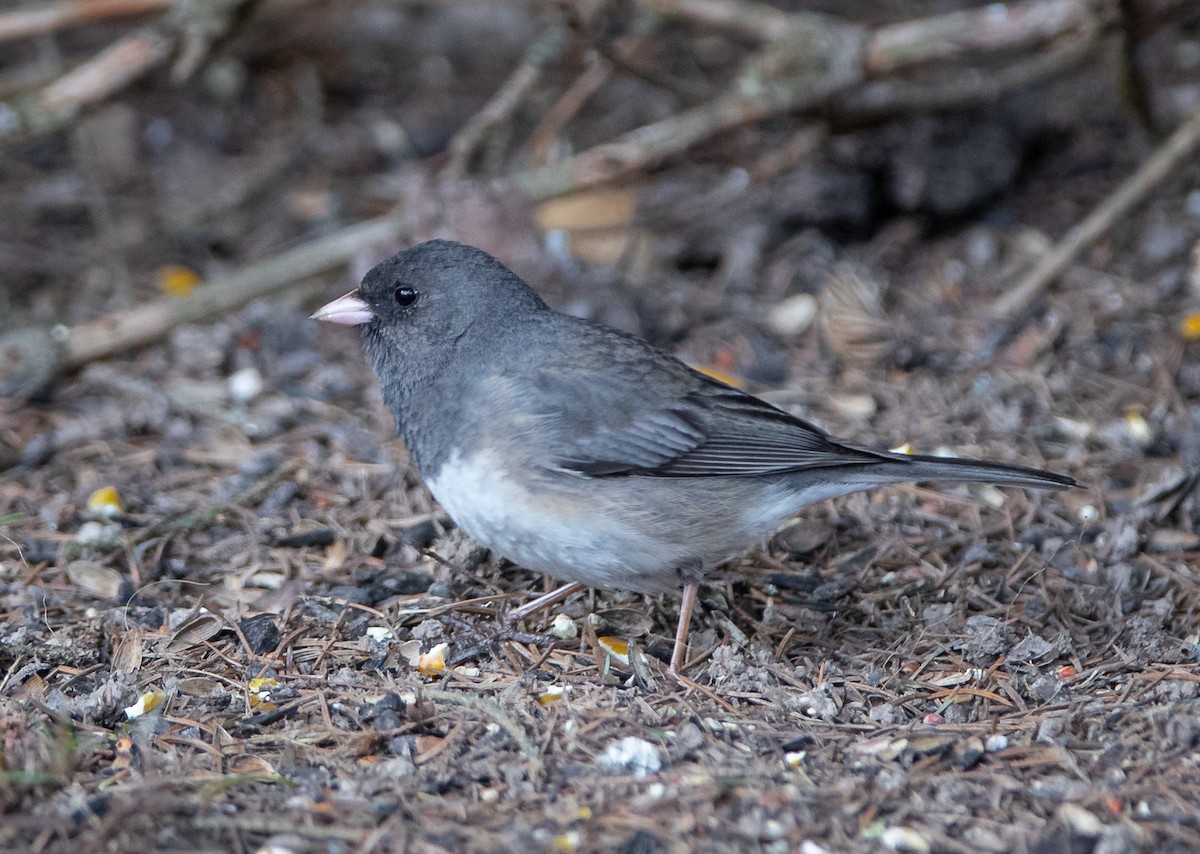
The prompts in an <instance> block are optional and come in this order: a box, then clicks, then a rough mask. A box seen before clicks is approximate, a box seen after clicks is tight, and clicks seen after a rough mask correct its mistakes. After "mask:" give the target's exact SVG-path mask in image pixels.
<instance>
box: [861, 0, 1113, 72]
mask: <svg viewBox="0 0 1200 854" xmlns="http://www.w3.org/2000/svg"><path fill="white" fill-rule="evenodd" d="M1102 7H1103V8H1102ZM1102 17H1103V18H1105V19H1112V18H1114V17H1115V8H1114V4H1113V2H1111V0H1103V2H1102V3H1101V2H1097V0H1027V2H1023V3H1009V4H1000V3H994V4H991V5H988V6H985V7H984V8H982V9H971V10H967V11H962V12H950V13H949V14H945V15H935V16H933V17H929V18H922V19H920V20H916V21H904V22H903V23H899V24H890V25H888V26H884V27H880V28H879V29H877V30H876V31H875V33H874V35H873V36H872V37H871V44H870V47H869V48H868V50H867V56H866V64H867V74H868V75H869V76H872V77H873V76H877V75H880V74H890V73H892V72H895V71H899V70H901V69H904V68H908V67H910V66H913V65H920V64H924V63H927V62H939V61H945V60H949V59H954V58H955V57H959V56H964V55H968V56H969V55H971V54H974V53H978V52H980V51H996V50H1011V51H1021V50H1029V49H1031V48H1035V47H1037V46H1038V45H1040V44H1044V43H1045V42H1049V41H1053V40H1055V39H1057V38H1059V37H1061V36H1062V35H1064V34H1066V33H1069V32H1072V31H1080V30H1089V29H1094V27H1095V25H1096V23H1097V22H1098V20H1099V19H1100V18H1102Z"/></svg>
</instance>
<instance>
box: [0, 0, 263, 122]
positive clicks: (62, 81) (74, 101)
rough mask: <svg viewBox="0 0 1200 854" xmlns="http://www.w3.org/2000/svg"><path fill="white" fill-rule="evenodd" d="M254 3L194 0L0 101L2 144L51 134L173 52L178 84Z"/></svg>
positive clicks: (164, 59) (245, 0)
mask: <svg viewBox="0 0 1200 854" xmlns="http://www.w3.org/2000/svg"><path fill="white" fill-rule="evenodd" d="M249 2H252V0H192V2H189V3H186V4H184V5H182V6H179V7H175V9H174V12H173V13H172V14H167V15H164V16H162V17H161V18H160V19H159V20H158V21H155V22H154V23H152V24H147V25H146V26H144V27H141V28H139V29H138V30H136V31H135V32H132V33H130V34H128V35H126V36H124V37H123V38H121V39H120V40H118V41H117V42H115V43H114V44H113V45H111V46H110V47H108V48H106V49H104V50H103V51H101V52H100V53H98V54H96V55H95V56H94V57H92V58H91V59H90V60H88V61H87V62H85V63H84V64H83V65H80V66H79V67H78V68H76V69H75V70H73V71H70V72H68V73H67V74H65V75H63V76H62V77H60V78H59V79H58V80H56V81H54V82H53V83H50V84H49V85H47V86H45V87H44V88H43V89H42V90H41V91H40V92H38V93H36V94H34V95H32V96H30V97H27V98H22V99H15V100H12V101H8V102H0V144H3V143H6V142H12V141H20V140H24V139H28V138H30V137H34V136H39V135H42V134H46V133H50V132H51V131H55V130H57V129H59V128H61V127H63V126H64V125H66V124H68V123H69V122H70V121H71V120H72V119H74V118H75V116H77V115H78V114H79V112H80V111H81V110H82V109H84V108H85V107H89V106H91V105H93V104H97V103H99V102H101V101H103V100H105V99H106V98H109V97H110V96H112V95H114V94H116V93H117V92H119V91H121V90H122V89H124V88H125V87H127V86H128V85H129V84H131V83H133V82H134V81H135V80H137V79H139V78H141V77H142V76H143V75H145V74H147V73H148V72H149V71H151V70H152V69H154V68H156V67H157V66H159V65H161V64H162V63H164V62H166V61H167V60H168V59H169V58H170V57H171V56H172V55H173V54H175V53H176V52H177V51H178V52H179V54H180V58H179V59H178V60H177V61H176V67H175V71H174V77H175V79H176V80H179V79H181V78H182V77H183V76H186V74H187V73H190V72H191V71H193V70H194V69H195V68H196V67H197V65H198V64H199V62H200V60H201V59H202V58H203V56H204V55H205V53H206V52H207V50H208V49H209V48H210V47H211V46H212V45H213V44H214V43H215V42H216V41H217V39H219V38H220V37H221V36H222V35H223V34H224V33H225V32H226V31H227V30H228V28H229V27H230V26H232V24H233V22H234V21H235V20H236V19H237V15H238V12H239V11H240V10H241V9H242V7H243V6H245V5H246V4H247V3H249Z"/></svg>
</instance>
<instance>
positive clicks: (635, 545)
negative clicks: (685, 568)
mask: <svg viewBox="0 0 1200 854" xmlns="http://www.w3.org/2000/svg"><path fill="white" fill-rule="evenodd" d="M562 477H564V478H568V477H571V475H567V474H564V475H562ZM425 483H426V485H427V486H428V487H429V491H430V492H432V493H433V497H434V498H436V499H437V500H438V503H439V504H441V505H442V507H444V508H445V510H446V512H447V513H449V514H450V517H451V518H452V519H454V521H455V523H456V524H457V525H458V526H459V527H460V528H462V529H463V530H464V531H466V532H467V533H468V534H470V535H471V537H472V538H473V539H475V540H476V541H478V542H479V543H480V544H481V545H484V546H487V547H488V548H489V549H491V550H492V551H494V552H496V553H498V554H500V555H502V556H503V557H505V558H508V559H509V560H511V561H512V562H513V563H516V564H518V565H520V566H522V567H524V568H526V569H531V570H534V571H535V572H544V573H546V574H548V575H551V576H553V577H555V578H557V579H559V580H561V581H579V582H582V583H584V584H587V585H589V586H593V587H620V588H626V589H634V590H646V589H659V588H661V587H663V586H664V585H663V584H662V582H661V581H659V582H658V583H654V581H652V582H651V583H650V584H647V583H646V582H647V579H646V577H645V576H646V573H647V572H648V571H651V567H649V566H647V565H646V564H647V558H649V559H650V560H651V561H654V562H656V563H660V564H661V558H659V557H658V553H659V552H660V551H661V548H660V547H656V546H658V544H655V543H651V542H648V541H647V540H646V538H645V537H644V536H641V535H639V534H638V533H637V532H635V531H633V530H631V529H630V528H629V527H627V526H625V525H621V524H619V523H618V522H616V521H614V520H613V519H612V518H610V517H609V516H608V515H607V514H606V513H605V512H604V509H603V505H604V503H605V502H603V501H600V500H598V501H596V502H590V503H589V502H587V501H580V500H578V499H577V498H576V499H574V500H571V501H566V500H564V499H563V497H562V495H561V494H559V493H560V492H561V491H560V490H556V489H555V488H554V484H553V483H547V482H546V479H545V478H542V479H540V480H539V481H538V482H536V483H535V485H534V486H533V487H531V488H525V487H523V486H521V485H519V484H517V483H516V482H515V480H514V478H513V477H512V476H511V475H509V474H508V473H507V472H506V471H505V470H504V469H503V468H502V467H501V466H500V465H499V463H498V461H497V460H496V458H495V455H493V454H490V453H476V454H472V455H471V456H469V457H466V458H463V457H461V456H460V455H459V454H457V453H455V454H454V455H453V456H452V457H451V458H450V459H449V460H448V461H447V462H446V463H445V464H443V465H442V467H441V469H440V470H439V471H438V472H437V474H436V475H434V476H433V477H430V478H427V479H426V481H425ZM572 492H574V491H572ZM653 569H656V570H657V571H658V572H660V573H661V572H664V571H669V570H668V567H666V566H662V565H660V566H658V567H654V568H653Z"/></svg>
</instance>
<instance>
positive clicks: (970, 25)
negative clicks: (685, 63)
mask: <svg viewBox="0 0 1200 854" xmlns="http://www.w3.org/2000/svg"><path fill="white" fill-rule="evenodd" d="M1115 1H1116V0H1045V2H1042V0H1035V2H1023V3H1013V4H1009V5H1002V4H993V5H992V6H989V7H987V8H986V9H983V10H977V11H972V12H964V13H954V14H951V15H938V16H933V17H931V18H925V19H922V20H919V21H910V22H908V23H906V24H903V25H895V26H891V27H882V28H880V29H879V30H877V31H875V32H873V33H872V32H870V31H868V30H866V29H865V28H863V27H860V26H857V25H853V24H849V23H846V22H844V21H839V20H837V19H835V18H830V17H828V16H824V15H815V14H808V13H799V14H794V15H789V14H787V13H783V12H779V10H777V9H773V8H771V7H767V6H762V5H761V4H757V3H753V2H748V1H747V0H733V2H719V3H718V2H715V0H642V5H644V6H645V7H646V8H648V9H651V10H653V11H656V12H659V13H660V14H664V15H675V16H679V17H686V18H688V19H689V20H693V21H700V22H703V23H707V24H710V25H713V26H724V27H728V28H732V29H736V30H738V31H740V32H743V33H752V34H754V35H758V36H760V37H764V38H766V39H767V41H766V44H765V45H764V46H763V47H762V48H761V49H760V51H759V52H758V53H757V54H755V55H754V56H753V57H752V58H751V60H750V62H748V63H747V64H746V65H745V67H744V68H743V71H742V72H741V73H740V74H739V75H738V78H737V79H736V80H735V81H734V84H733V85H732V86H731V87H730V89H729V90H728V91H727V92H726V93H724V94H723V95H720V96H718V97H717V98H715V99H714V100H712V101H710V102H709V103H707V104H703V105H701V106H698V107H694V108H692V109H689V110H684V111H683V112H681V113H678V114H676V115H674V116H671V117H670V118H667V119H663V120H662V121H659V122H654V123H652V124H649V125H645V126H644V127H641V128H638V129H636V130H633V131H630V132H629V133H626V134H624V135H622V136H620V137H618V138H617V139H615V140H613V141H612V142H608V143H602V144H601V145H598V146H595V147H594V148H591V149H588V150H587V151H583V152H581V153H579V154H577V155H575V156H573V157H570V158H567V159H565V160H563V161H561V162H559V163H555V164H552V165H549V166H543V167H539V168H536V169H530V170H528V171H525V172H521V173H518V174H517V175H514V176H511V177H510V178H509V179H507V181H506V183H509V184H511V185H513V186H515V187H516V188H517V189H518V190H520V191H521V192H522V193H524V194H525V195H526V196H527V197H528V198H530V199H533V200H542V199H547V198H552V197H554V196H559V195H564V194H566V193H569V192H572V191H575V190H580V189H586V188H590V187H595V186H597V185H599V184H604V183H607V182H609V181H612V180H615V179H617V178H622V177H625V176H626V175H629V174H630V173H632V172H635V171H637V170H639V169H644V168H647V167H650V166H654V165H656V164H658V163H660V162H661V161H663V160H665V159H666V158H668V157H670V156H672V155H675V154H679V153H681V152H683V151H685V150H687V149H688V148H690V147H691V146H693V145H695V144H696V143H698V142H700V141H701V140H704V139H707V138H709V137H711V136H713V135H715V134H717V133H720V132H721V131H725V130H730V129H732V128H735V127H739V126H741V125H745V124H749V123H752V122H756V121H759V120H761V119H764V118H767V117H769V116H772V115H777V114H779V113H782V112H788V111H804V110H807V109H812V108H814V107H817V106H819V105H822V104H824V103H826V102H828V101H831V100H833V99H834V96H837V95H840V94H841V93H847V94H848V93H850V92H853V91H855V87H858V86H860V85H861V84H863V83H865V82H867V80H868V79H869V78H870V77H874V76H879V75H881V74H883V73H884V72H885V71H892V70H895V69H899V68H905V67H909V66H912V65H916V64H919V63H922V62H928V61H933V60H945V59H948V58H952V57H957V56H959V55H961V54H963V53H965V52H967V50H968V49H969V50H972V51H974V52H979V51H981V50H983V49H987V50H1006V51H1007V50H1012V49H1014V48H1017V47H1027V46H1028V45H1030V44H1033V43H1038V42H1042V41H1045V40H1048V39H1052V38H1057V37H1063V36H1069V35H1072V34H1076V35H1077V37H1078V40H1079V41H1082V42H1090V41H1092V40H1094V39H1095V38H1096V37H1097V36H1098V34H1099V33H1100V32H1102V30H1103V23H1104V22H1105V21H1107V20H1109V19H1110V18H1111V17H1112V15H1111V12H1112V8H1111V7H1113V4H1114V3H1115ZM785 21H786V25H785ZM964 45H965V47H964ZM1049 67H1050V68H1051V69H1053V68H1058V67H1061V65H1060V63H1058V62H1056V63H1053V64H1051V65H1050V66H1049Z"/></svg>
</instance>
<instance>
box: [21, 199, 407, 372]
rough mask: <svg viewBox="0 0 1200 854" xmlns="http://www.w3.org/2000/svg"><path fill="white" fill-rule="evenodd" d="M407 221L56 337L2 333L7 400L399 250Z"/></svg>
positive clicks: (326, 242) (397, 219) (345, 233)
mask: <svg viewBox="0 0 1200 854" xmlns="http://www.w3.org/2000/svg"><path fill="white" fill-rule="evenodd" d="M407 223H408V220H407V219H406V218H405V217H404V216H403V215H402V214H401V212H400V211H396V212H394V213H391V214H389V215H387V216H383V217H380V218H378V219H374V220H369V221H367V222H364V223H360V224H358V225H354V226H349V227H347V228H344V229H342V230H341V231H337V232H335V233H333V234H330V235H327V236H325V237H320V238H317V239H315V240H312V241H310V242H309V243H306V244H304V245H302V246H297V247H295V248H293V249H288V250H286V251H284V252H281V253H279V254H278V255H276V256H274V257H273V258H269V259H267V260H265V261H261V262H259V263H257V264H252V265H250V266H248V267H246V268H245V269H243V270H240V271H239V272H237V273H233V274H231V275H229V276H225V277H223V278H220V279H217V280H215V281H212V282H208V283H206V284H204V285H202V286H201V287H199V288H197V289H196V290H195V291H194V292H193V293H192V294H191V295H190V296H188V297H183V298H167V299H160V300H155V301H154V302H149V303H145V304H142V305H138V306H135V307H134V308H131V309H128V310H126V311H121V312H115V313H113V314H109V315H106V316H104V317H100V318H97V319H95V320H91V321H88V322H87V323H81V324H79V325H78V326H73V327H71V328H69V329H63V330H56V331H55V332H53V333H52V332H51V331H50V330H43V329H40V328H37V327H30V328H23V329H16V330H13V331H11V332H7V333H4V334H3V335H0V395H28V394H32V393H34V392H35V391H37V390H38V389H39V388H41V387H43V386H44V385H45V384H46V383H47V382H49V381H50V380H52V379H53V378H54V377H55V376H56V375H58V374H59V373H61V372H63V371H65V370H70V369H72V368H77V367H80V366H82V365H85V364H87V363H88V362H91V361H94V360H95V359H101V358H104V357H105V356H111V355H113V354H115V353H119V352H121V351H122V350H128V349H130V348H131V347H137V346H141V345H143V344H148V343H150V342H152V341H155V340H157V339H159V338H161V337H162V336H163V335H166V334H167V333H168V332H170V331H171V329H173V328H174V327H176V326H178V325H179V324H181V323H197V322H200V321H203V320H209V319H212V318H215V317H219V316H220V315H222V314H226V313H227V312H229V311H232V310H233V309H236V308H238V307H239V306H242V305H245V304H246V303H248V302H250V301H251V300H255V299H258V298H260V297H263V296H266V295H268V294H272V293H276V292H278V291H281V290H284V289H285V288H288V287H290V286H292V285H294V284H295V283H297V282H301V281H303V280H305V279H308V278H311V277H313V276H316V275H318V274H320V273H323V272H325V271H327V270H332V269H334V268H336V267H339V266H341V265H343V264H345V263H347V262H348V261H350V260H351V259H352V258H354V257H355V256H356V255H358V254H359V253H360V252H362V251H363V250H364V249H365V248H367V247H370V246H373V245H376V244H381V245H389V246H390V245H393V244H395V243H396V242H397V241H398V240H400V239H401V238H402V237H403V236H404V234H405V232H406V230H407V228H408V225H407Z"/></svg>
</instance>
